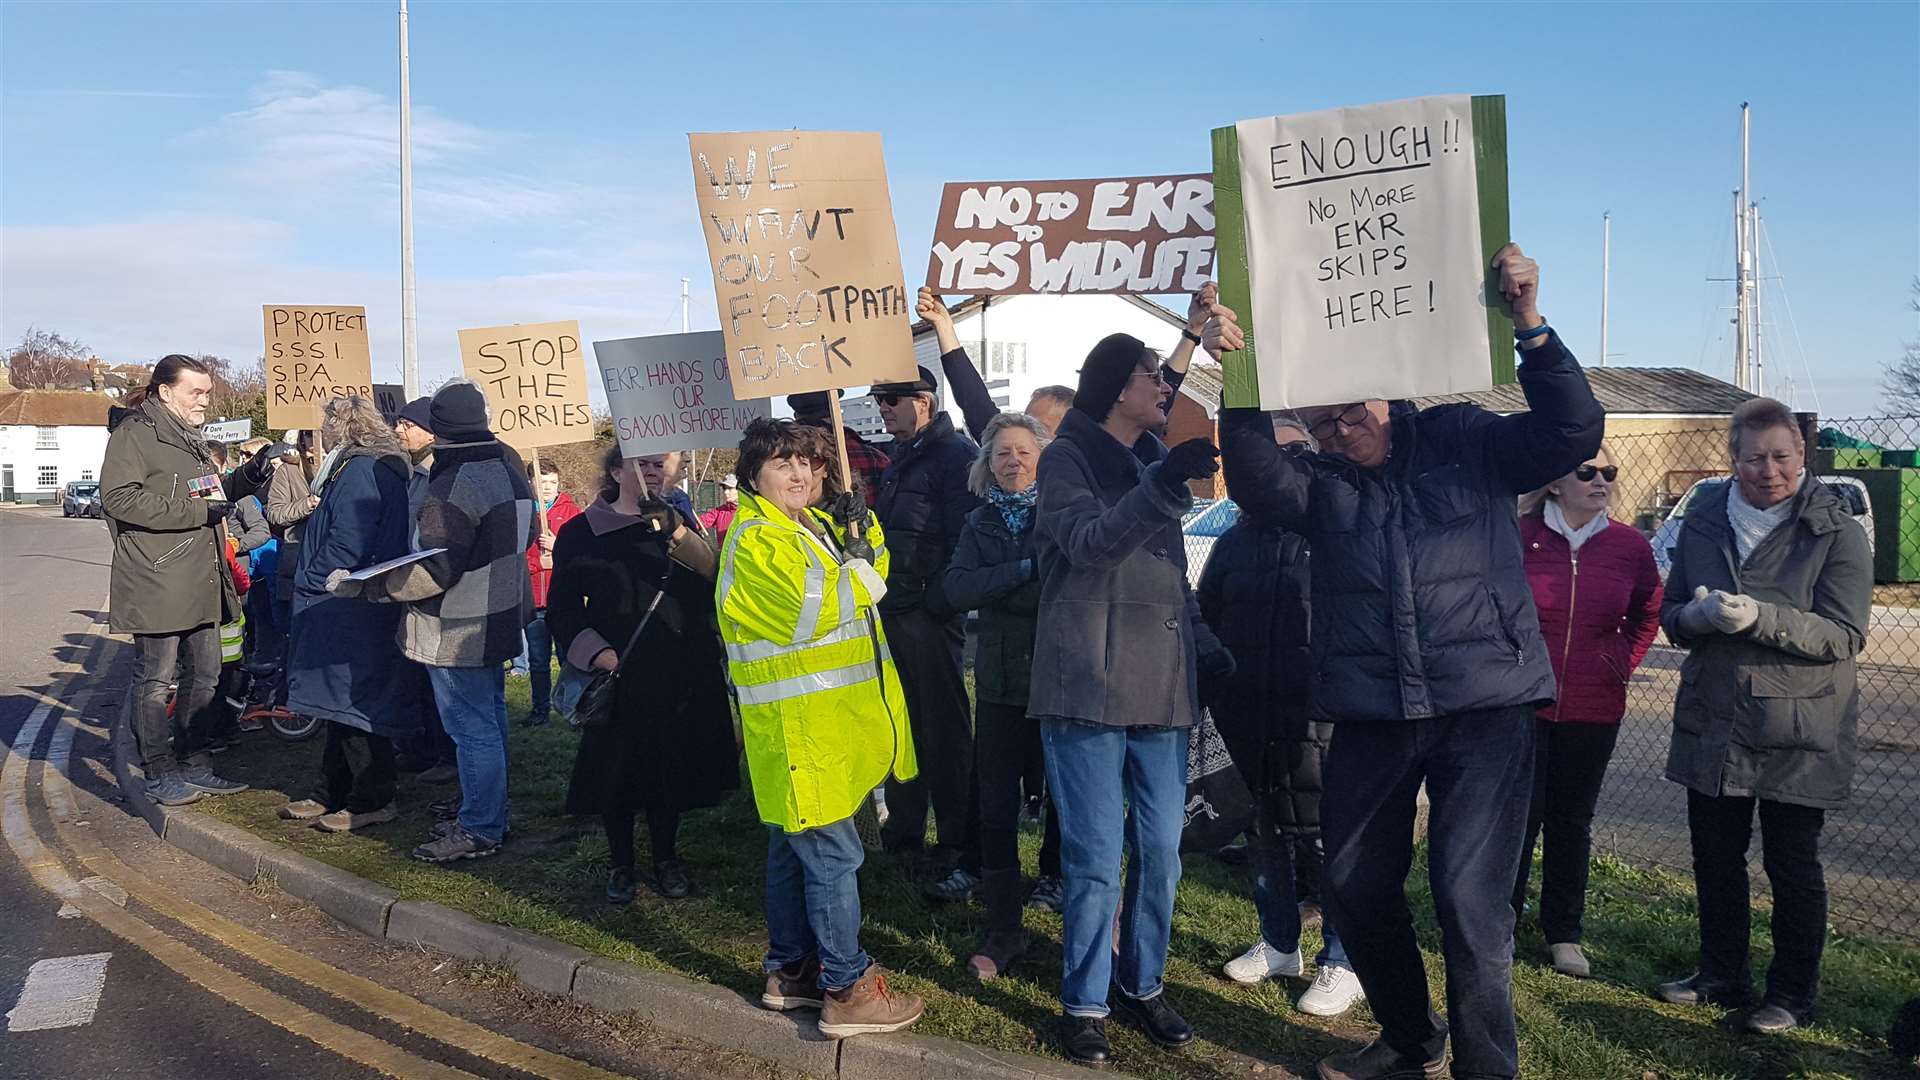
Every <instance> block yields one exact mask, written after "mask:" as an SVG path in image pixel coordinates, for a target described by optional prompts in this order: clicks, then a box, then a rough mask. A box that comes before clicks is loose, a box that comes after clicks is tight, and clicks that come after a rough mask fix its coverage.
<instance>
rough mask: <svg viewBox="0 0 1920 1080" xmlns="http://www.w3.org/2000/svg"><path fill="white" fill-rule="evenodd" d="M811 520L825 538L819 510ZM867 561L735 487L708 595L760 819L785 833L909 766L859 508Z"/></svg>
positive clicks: (849, 808) (840, 808) (880, 542)
mask: <svg viewBox="0 0 1920 1080" xmlns="http://www.w3.org/2000/svg"><path fill="white" fill-rule="evenodd" d="M814 520H815V521H817V522H819V523H820V524H821V526H822V529H823V530H824V531H826V532H827V533H829V534H830V535H832V536H833V537H834V538H835V540H836V541H838V540H840V539H841V532H840V530H839V529H838V528H837V527H835V526H834V525H833V524H832V523H831V522H829V521H828V519H827V518H826V516H825V515H823V514H817V513H816V514H815V515H814ZM867 542H868V543H869V544H871V545H872V546H873V551H874V564H875V565H874V566H873V567H872V568H871V569H869V568H867V567H866V566H864V565H861V564H851V565H849V564H844V563H842V562H841V559H840V557H839V556H838V555H837V554H836V553H835V549H834V547H833V546H831V545H829V544H828V543H826V542H825V541H823V540H821V539H820V538H819V537H816V536H815V535H813V533H811V532H809V531H808V530H807V529H806V527H805V526H802V525H801V524H799V523H798V522H796V521H794V520H793V519H792V518H789V517H788V516H787V515H785V514H783V513H781V512H780V511H779V510H778V509H777V508H775V507H774V506H773V504H772V503H770V502H767V501H766V500H765V499H762V498H760V497H759V496H758V495H755V494H752V493H750V492H746V491H742V492H741V493H740V509H739V511H738V513H737V515H736V516H735V517H734V519H733V524H732V525H731V526H730V527H729V528H728V529H727V543H726V548H725V550H724V551H723V552H722V554H721V559H720V577H719V580H718V582H717V583H716V584H715V587H714V591H715V596H716V598H717V602H716V606H717V607H718V609H719V613H720V636H721V638H722V639H723V640H724V641H725V642H726V645H727V668H728V670H729V672H731V674H732V676H733V685H734V689H735V690H736V692H737V693H738V695H739V700H740V726H741V729H742V732H743V735H744V738H745V742H746V748H747V771H748V773H749V774H750V775H751V777H752V779H753V798H754V802H755V804H756V805H758V807H759V809H760V820H762V821H764V822H766V823H767V824H769V825H778V826H780V827H781V828H782V829H784V830H786V831H787V832H801V831H804V830H806V829H817V828H819V827H821V826H823V825H831V824H833V823H834V822H836V821H842V820H844V819H846V818H849V817H852V816H853V812H854V811H855V810H856V809H858V808H859V806H860V800H862V799H864V798H866V797H867V794H868V793H869V792H871V791H872V790H873V789H874V788H875V787H878V786H879V785H880V784H881V783H882V782H883V781H885V780H886V778H887V774H888V772H889V771H891V772H892V773H893V775H895V776H897V777H899V778H900V779H902V780H909V779H912V778H913V777H914V776H915V775H917V774H918V773H919V766H918V765H917V764H916V763H915V761H914V756H913V737H912V733H911V731H910V730H909V728H908V726H907V702H906V696H905V695H904V694H903V693H902V692H901V690H900V675H899V673H898V672H897V671H895V670H894V666H893V659H892V656H891V654H890V653H888V651H887V636H886V631H885V630H884V629H883V628H882V627H881V625H880V616H879V612H878V610H877V609H876V608H875V606H874V605H875V604H876V603H878V602H879V597H880V595H884V593H885V590H886V587H885V585H884V584H883V582H884V581H885V580H886V576H887V564H888V561H889V559H888V555H887V550H886V540H885V537H884V536H883V535H882V534H881V532H880V526H879V524H878V522H877V521H875V520H874V518H873V515H872V514H871V513H869V514H868V516H867Z"/></svg>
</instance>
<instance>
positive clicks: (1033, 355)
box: [846, 293, 1186, 433]
mask: <svg viewBox="0 0 1920 1080" xmlns="http://www.w3.org/2000/svg"><path fill="white" fill-rule="evenodd" d="M949 310H951V311H952V312H953V328H954V332H955V333H956V334H957V335H958V336H959V338H960V344H961V345H962V346H963V347H964V348H965V349H966V350H967V355H968V356H969V357H971V358H972V360H973V365H974V367H976V368H978V369H979V371H980V375H981V377H982V378H984V379H985V380H986V382H987V389H988V391H989V392H990V393H991V394H992V395H993V400H994V402H995V403H996V404H998V405H999V406H1000V407H1001V408H1002V409H1015V410H1018V409H1023V408H1025V407H1026V405H1027V401H1028V399H1030V398H1031V397H1033V392H1034V391H1035V390H1038V389H1040V388H1041V387H1043V386H1069V387H1070V386H1073V385H1075V384H1076V383H1078V382H1079V381H1080V365H1081V363H1082V362H1083V361H1085V360H1086V358H1087V353H1088V352H1091V351H1092V349H1093V347H1094V345H1095V344H1096V343H1098V342H1099V341H1100V339H1101V338H1103V337H1106V336H1107V335H1108V334H1114V333H1126V334H1132V335H1133V336H1134V337H1137V338H1139V339H1140V340H1142V341H1144V342H1146V343H1147V344H1148V345H1149V346H1151V347H1153V348H1155V349H1158V350H1160V352H1161V354H1162V355H1165V354H1167V353H1171V352H1172V351H1173V348H1174V346H1176V345H1178V344H1180V329H1181V327H1183V326H1184V325H1186V320H1185V319H1183V318H1182V317H1181V316H1179V315H1176V314H1175V313H1173V312H1171V311H1168V310H1167V309H1166V308H1164V307H1162V306H1160V305H1159V304H1157V303H1154V302H1153V301H1152V300H1148V299H1146V298H1145V297H1139V296H1125V295H1119V294H1111V293H1101V294H1080V295H1072V296H1055V295H1022V296H975V297H970V298H968V299H966V300H964V301H962V302H960V303H959V304H956V305H953V306H952V307H951V308H950V309H949ZM913 356H914V360H915V361H916V362H918V363H919V364H920V365H922V366H923V367H925V368H927V369H928V370H930V371H932V372H933V373H934V375H935V377H936V378H939V379H940V380H941V383H942V390H941V398H942V401H943V403H945V404H947V405H951V404H952V402H951V401H950V400H948V395H947V394H946V392H945V380H946V376H945V374H944V373H943V372H942V371H941V370H940V343H939V339H938V337H937V336H936V335H935V334H934V332H933V326H932V325H931V324H929V323H926V322H916V323H914V324H913ZM846 408H847V413H848V417H849V423H853V421H852V417H853V416H854V413H855V410H856V409H859V410H861V411H862V414H863V415H864V414H865V413H866V412H868V411H870V410H871V408H872V399H871V398H870V397H861V398H859V399H854V398H849V399H848V400H847V405H846ZM954 420H955V422H956V423H958V422H959V420H960V417H959V415H958V414H957V413H956V414H955V416H954ZM875 423H876V427H877V417H876V418H875ZM853 426H854V428H855V429H856V430H862V429H861V427H860V425H859V424H858V423H853ZM863 433H864V431H863Z"/></svg>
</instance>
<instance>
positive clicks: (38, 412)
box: [0, 390, 113, 427]
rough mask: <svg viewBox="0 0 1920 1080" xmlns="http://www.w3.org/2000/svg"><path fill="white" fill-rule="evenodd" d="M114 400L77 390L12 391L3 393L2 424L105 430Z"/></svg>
mask: <svg viewBox="0 0 1920 1080" xmlns="http://www.w3.org/2000/svg"><path fill="white" fill-rule="evenodd" d="M112 406H113V399H112V398H110V397H108V396H107V395H105V394H93V393H88V392H85V391H78V390H10V391H4V392H0V425H14V424H32V425H34V426H35V427H106V426H107V410H108V409H109V408H112Z"/></svg>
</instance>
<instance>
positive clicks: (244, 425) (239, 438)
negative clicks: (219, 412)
mask: <svg viewBox="0 0 1920 1080" xmlns="http://www.w3.org/2000/svg"><path fill="white" fill-rule="evenodd" d="M200 437H201V438H202V439H205V440H207V441H208V442H217V443H230V442H246V441H247V440H248V439H251V438H253V418H252V417H241V418H240V419H238V420H220V421H216V422H214V423H211V424H201V425H200Z"/></svg>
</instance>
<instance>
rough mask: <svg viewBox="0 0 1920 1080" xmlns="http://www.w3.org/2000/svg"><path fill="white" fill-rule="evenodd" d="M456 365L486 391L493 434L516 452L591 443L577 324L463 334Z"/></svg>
mask: <svg viewBox="0 0 1920 1080" xmlns="http://www.w3.org/2000/svg"><path fill="white" fill-rule="evenodd" d="M460 363H461V366H462V367H464V368H465V369H466V373H467V377H468V378H469V379H472V380H473V381H474V382H476V383H479V384H480V389H481V390H483V391H485V392H486V395H487V404H488V406H490V407H491V408H492V410H493V433H494V434H495V435H498V436H499V437H500V441H501V442H504V443H506V444H507V445H508V446H511V447H513V448H514V449H515V450H531V449H533V448H534V447H536V446H554V445H556V444H559V443H570V442H581V441H584V440H590V439H592V438H593V412H592V410H590V409H589V408H588V407H587V365H586V356H585V355H584V354H583V353H581V351H580V324H579V323H578V322H576V321H573V320H568V321H566V322H549V323H521V324H516V325H513V326H489V327H483V328H481V329H478V330H462V331H460Z"/></svg>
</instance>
